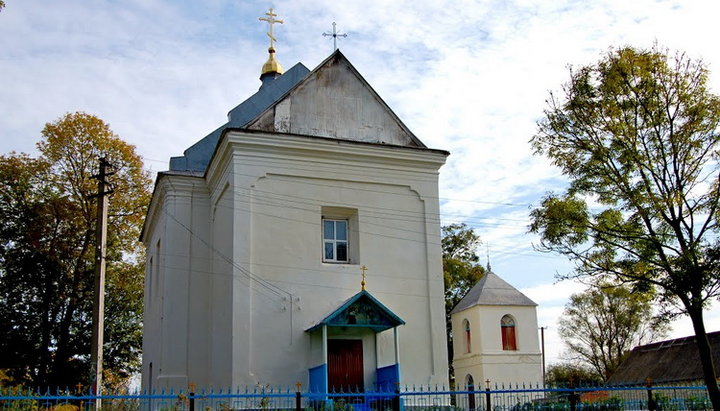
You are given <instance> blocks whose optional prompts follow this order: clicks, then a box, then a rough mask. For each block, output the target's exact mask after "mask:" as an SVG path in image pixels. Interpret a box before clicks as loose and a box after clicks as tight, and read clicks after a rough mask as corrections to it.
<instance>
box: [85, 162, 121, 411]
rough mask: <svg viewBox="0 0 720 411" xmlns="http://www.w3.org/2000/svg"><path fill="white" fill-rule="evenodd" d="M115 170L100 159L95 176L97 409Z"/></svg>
mask: <svg viewBox="0 0 720 411" xmlns="http://www.w3.org/2000/svg"><path fill="white" fill-rule="evenodd" d="M111 167H112V166H111V165H110V163H108V161H107V159H106V158H105V157H102V158H100V167H99V172H98V174H97V175H94V176H92V177H91V178H95V179H97V180H98V191H97V194H94V195H93V196H92V197H96V198H97V222H96V224H97V225H96V230H95V242H96V245H95V301H94V304H93V334H92V346H91V349H90V362H91V364H90V369H91V372H92V376H91V379H92V387H93V388H92V389H93V394H94V395H95V396H96V397H97V398H96V399H95V409H96V410H99V409H100V408H101V401H100V398H99V397H100V395H101V394H102V372H103V343H104V336H103V331H104V326H105V246H106V245H107V216H108V211H107V209H108V195H109V194H111V193H112V189H111V188H110V184H108V182H107V180H106V178H107V177H108V176H111V175H113V174H115V173H112V172H108V168H111Z"/></svg>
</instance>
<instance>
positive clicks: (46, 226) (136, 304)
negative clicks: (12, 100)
mask: <svg viewBox="0 0 720 411" xmlns="http://www.w3.org/2000/svg"><path fill="white" fill-rule="evenodd" d="M37 147H38V150H39V152H40V155H39V157H38V158H32V157H30V156H28V155H26V154H15V153H11V154H9V155H6V156H0V221H1V222H2V223H0V351H1V352H3V355H2V356H0V369H4V370H5V372H6V374H7V375H8V377H9V378H10V379H11V380H12V382H13V383H15V384H28V385H35V386H74V385H75V384H77V383H87V382H88V381H89V379H88V376H89V370H90V368H89V366H90V364H89V362H90V361H89V353H90V337H91V323H92V302H93V298H92V297H93V293H94V243H95V221H96V210H95V209H96V206H95V200H94V199H93V198H91V195H92V194H94V193H95V191H96V190H97V182H96V181H95V180H93V179H92V178H91V176H92V175H93V174H95V173H96V172H97V171H96V170H97V164H98V159H99V157H101V156H103V155H104V156H106V157H107V158H108V160H109V161H110V162H111V163H112V164H113V165H114V166H115V168H114V172H115V174H114V175H113V176H112V177H111V178H110V181H111V182H112V184H113V187H114V194H113V195H112V196H111V199H110V213H109V228H108V246H107V283H106V294H107V298H106V313H107V321H106V322H105V326H106V331H105V336H106V338H105V341H106V344H105V350H106V352H107V353H108V355H107V356H106V361H105V368H106V370H107V373H108V374H110V375H108V377H109V380H111V381H117V382H122V380H123V379H124V378H125V379H126V378H127V377H128V376H129V375H130V373H132V372H134V371H135V370H136V369H137V367H138V366H139V352H140V347H141V334H140V333H141V328H140V326H141V321H142V281H143V271H142V266H141V263H140V259H141V257H142V255H141V254H139V252H140V248H139V244H138V242H137V238H138V237H139V231H140V225H141V223H142V219H143V217H144V214H145V209H146V206H147V204H148V200H149V187H150V179H149V177H148V174H147V172H146V171H144V170H143V167H142V161H141V159H140V157H138V155H137V154H135V151H134V147H133V146H131V145H129V144H127V143H125V142H123V141H122V140H120V139H119V138H118V137H117V136H116V135H115V134H113V132H112V131H111V130H110V128H109V126H108V125H107V124H106V123H104V122H103V121H102V120H100V119H99V118H97V117H94V116H92V115H88V114H85V113H72V114H67V115H65V116H64V117H62V118H60V119H59V120H57V121H56V122H54V123H49V124H47V125H46V126H45V128H44V129H43V131H42V140H41V141H40V142H39V143H38V145H37ZM113 377H114V378H113Z"/></svg>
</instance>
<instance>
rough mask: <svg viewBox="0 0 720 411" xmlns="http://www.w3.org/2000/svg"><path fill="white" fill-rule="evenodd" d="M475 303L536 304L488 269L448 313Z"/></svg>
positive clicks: (464, 308)
mask: <svg viewBox="0 0 720 411" xmlns="http://www.w3.org/2000/svg"><path fill="white" fill-rule="evenodd" d="M476 305H515V306H533V307H534V306H537V304H535V302H533V300H531V299H529V298H528V297H527V296H525V294H523V293H521V292H520V291H518V290H517V289H516V288H515V287H513V286H512V285H510V284H508V283H506V282H505V281H504V280H503V279H502V278H500V277H498V275H497V274H495V273H493V272H492V271H488V272H486V273H485V275H484V276H483V277H482V278H481V279H480V281H478V282H477V284H475V286H473V288H471V289H470V291H468V292H467V294H465V297H463V299H462V300H460V302H458V303H457V305H455V308H453V309H452V311H450V314H454V313H456V312H460V311H462V310H466V309H468V308H470V307H474V306H476Z"/></svg>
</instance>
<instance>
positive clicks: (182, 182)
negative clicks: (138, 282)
mask: <svg viewBox="0 0 720 411" xmlns="http://www.w3.org/2000/svg"><path fill="white" fill-rule="evenodd" d="M170 190H172V192H173V195H174V196H179V195H180V196H181V195H183V194H186V195H187V196H188V197H190V196H192V195H193V194H196V193H205V194H206V193H207V188H206V184H205V179H204V178H203V177H200V176H190V175H180V174H172V173H158V175H157V178H156V180H155V188H154V189H153V193H152V197H151V199H150V206H149V207H148V212H147V215H146V216H145V222H144V223H143V229H142V231H141V232H140V241H142V242H145V241H146V240H147V239H146V238H145V236H146V235H147V233H152V232H153V230H154V229H155V224H156V223H157V221H158V219H159V214H160V213H161V207H163V206H165V203H166V201H167V196H168V192H169V191H170Z"/></svg>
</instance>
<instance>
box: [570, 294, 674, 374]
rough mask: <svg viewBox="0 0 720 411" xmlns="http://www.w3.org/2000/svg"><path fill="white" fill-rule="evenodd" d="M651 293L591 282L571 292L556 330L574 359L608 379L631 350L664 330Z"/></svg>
mask: <svg viewBox="0 0 720 411" xmlns="http://www.w3.org/2000/svg"><path fill="white" fill-rule="evenodd" d="M652 301H653V296H652V294H651V293H645V292H637V291H635V290H633V289H632V288H630V287H628V286H625V285H614V284H610V283H607V282H599V283H598V284H594V285H593V286H591V287H590V288H589V289H587V290H586V291H584V292H582V293H579V294H573V295H572V296H570V301H569V302H568V303H567V304H566V305H565V311H564V312H563V316H562V317H560V321H559V326H560V328H559V333H560V337H561V338H562V339H563V341H564V342H565V344H566V345H567V346H568V348H569V349H570V353H571V355H572V357H573V359H574V360H579V361H581V362H584V363H586V364H588V365H589V366H590V367H592V368H593V369H594V370H595V372H596V373H597V374H598V375H600V376H601V377H602V379H603V380H605V381H607V379H608V378H610V376H611V375H612V373H613V372H615V370H616V369H617V367H618V366H619V365H620V363H621V362H622V361H623V360H624V359H625V357H626V356H627V354H628V353H629V352H630V350H631V349H632V348H633V347H635V346H636V345H642V344H645V343H648V342H650V341H652V340H654V339H656V338H658V337H664V336H665V335H666V332H667V322H666V321H665V320H664V319H663V318H659V317H654V315H653V309H652Z"/></svg>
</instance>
